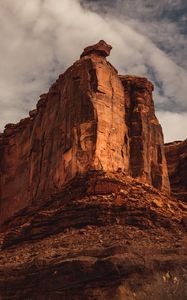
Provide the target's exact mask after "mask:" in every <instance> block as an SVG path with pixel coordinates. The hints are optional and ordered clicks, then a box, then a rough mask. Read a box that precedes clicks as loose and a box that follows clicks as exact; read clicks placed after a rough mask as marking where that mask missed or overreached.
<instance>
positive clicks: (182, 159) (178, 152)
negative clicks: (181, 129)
mask: <svg viewBox="0 0 187 300" xmlns="http://www.w3.org/2000/svg"><path fill="white" fill-rule="evenodd" d="M165 153H166V159H167V165H168V172H169V178H170V184H171V191H172V193H173V194H174V196H175V197H177V198H179V199H181V200H185V201H187V140H185V141H183V142H173V143H168V144H166V145H165Z"/></svg>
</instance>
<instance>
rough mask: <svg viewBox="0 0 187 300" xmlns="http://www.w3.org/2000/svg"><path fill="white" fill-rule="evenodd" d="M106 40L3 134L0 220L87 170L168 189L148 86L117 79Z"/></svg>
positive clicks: (39, 201)
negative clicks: (27, 116)
mask: <svg viewBox="0 0 187 300" xmlns="http://www.w3.org/2000/svg"><path fill="white" fill-rule="evenodd" d="M110 50H111V46H109V45H107V44H106V43H105V42H104V41H100V42H99V43H98V44H96V45H93V46H89V47H87V48H85V49H84V52H83V54H82V55H81V58H80V60H78V61H76V62H75V63H74V64H73V65H72V66H71V67H70V68H69V69H68V70H67V71H66V72H65V73H64V74H62V75H60V76H59V78H58V79H57V81H56V82H55V83H54V84H53V85H52V86H51V88H50V89H49V92H48V93H47V94H43V95H41V96H40V100H39V101H38V103H37V107H36V109H35V110H33V111H31V112H30V117H29V118H26V119H24V120H21V121H20V122H19V123H18V124H8V125H7V126H6V128H5V131H4V133H3V134H2V135H1V136H0V222H1V223H3V222H4V221H5V220H7V218H9V217H10V216H12V215H14V214H15V213H16V212H18V211H20V210H21V209H23V208H26V207H29V206H32V205H35V206H36V207H37V206H40V205H41V204H43V203H46V202H47V201H48V200H49V199H50V198H51V196H52V195H53V194H54V193H57V192H59V191H60V190H61V189H63V187H64V186H65V185H66V184H67V183H68V182H70V181H71V180H72V179H74V178H75V177H76V178H77V177H78V176H81V175H82V174H86V173H87V172H93V171H98V172H101V171H102V172H114V173H115V172H124V173H125V174H128V175H130V176H132V177H135V178H140V179H142V180H143V181H144V182H146V183H148V184H151V185H153V186H154V187H156V188H158V189H159V190H165V191H169V181H168V175H167V167H166V161H165V155H164V151H163V136H162V129H161V127H160V125H159V123H158V120H157V119H156V117H155V113H154V104H153V100H152V90H153V85H152V84H151V83H150V82H149V81H148V80H147V79H145V78H139V77H134V76H119V75H118V73H117V71H116V69H115V68H114V67H113V66H112V65H111V64H110V63H109V62H108V61H107V60H106V57H107V56H108V55H109V54H110Z"/></svg>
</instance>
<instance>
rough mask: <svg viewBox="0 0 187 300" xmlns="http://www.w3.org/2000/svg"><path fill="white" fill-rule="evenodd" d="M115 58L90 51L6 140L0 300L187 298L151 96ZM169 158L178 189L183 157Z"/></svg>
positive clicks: (175, 205) (182, 226) (177, 224)
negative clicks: (121, 71)
mask: <svg viewBox="0 0 187 300" xmlns="http://www.w3.org/2000/svg"><path fill="white" fill-rule="evenodd" d="M110 50H111V46H109V45H107V44H106V43H105V42H104V41H100V42H99V43H98V44H96V45H93V46H89V47H87V48H85V50H84V52H83V54H82V55H81V58H80V60H78V61H76V62H75V63H74V64H73V66H71V67H70V68H69V69H68V70H67V71H66V72H65V73H64V74H62V75H60V76H59V78H58V79H57V81H56V82H55V83H54V84H53V85H52V87H51V88H50V89H49V92H48V93H47V94H43V95H42V96H40V100H39V102H38V104H37V108H36V109H35V110H33V111H31V112H30V117H29V118H26V119H24V120H21V121H20V122H19V123H18V124H8V125H7V126H6V128H5V131H4V133H3V134H2V135H1V136H0V218H1V219H0V223H1V229H0V299H2V300H5V299H6V300H7V299H10V300H13V299H14V300H15V299H39V300H40V299H41V300H43V299H55V300H56V299H57V300H58V299H64V300H78V299H84V300H91V299H92V300H93V299H95V300H124V299H128V300H135V299H139V300H145V299H149V300H152V299H154V300H155V299H159V300H160V299H161V298H160V295H162V296H163V295H166V297H165V296H163V297H164V299H180V300H183V299H186V297H187V294H186V291H187V289H186V288H185V286H186V285H187V281H186V278H187V270H186V265H187V257H186V245H187V240H186V228H187V213H186V211H187V206H186V204H185V203H182V202H181V201H180V200H176V199H175V198H173V197H171V196H170V194H169V191H170V184H169V179H168V174H167V166H166V159H165V153H164V145H163V135H162V129H161V127H160V125H159V122H158V120H157V118H156V117H155V112H154V103H153V99H152V91H153V85H152V84H151V83H150V82H149V81H148V80H147V79H146V78H140V77H135V76H119V75H118V73H117V71H116V70H115V68H114V67H113V66H112V65H111V64H110V63H109V62H108V61H107V60H106V57H107V56H108V55H109V54H110ZM177 147H178V144H177ZM170 148H171V149H173V148H172V147H171V145H168V146H167V145H166V156H167V160H168V163H169V174H170V178H171V183H172V188H173V187H175V183H177V184H176V186H177V189H178V190H179V189H180V188H181V187H182V188H183V187H184V186H185V181H182V175H183V174H184V172H185V168H184V169H180V170H178V167H176V162H175V160H176V157H178V155H179V153H180V155H179V156H180V157H181V160H182V161H184V160H183V158H184V157H183V154H182V153H183V151H184V150H185V149H186V148H185V146H184V148H183V146H182V148H181V145H180V146H179V148H180V150H177V151H178V152H177V153H178V154H177V155H176V147H175V151H173V152H172V151H171V149H170ZM181 149H182V150H181ZM172 153H173V154H172ZM172 170H173V171H172ZM176 170H178V171H177V180H176V179H175V180H173V181H172V174H174V177H175V174H176ZM182 170H183V171H182ZM172 172H173V173H172ZM180 172H181V173H180ZM178 178H180V180H179V179H178ZM179 183H180V184H179ZM165 292H166V294H165ZM168 297H170V298H168ZM171 297H172V298H171ZM183 297H184V298H183Z"/></svg>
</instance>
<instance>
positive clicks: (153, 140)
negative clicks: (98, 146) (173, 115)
mask: <svg viewBox="0 0 187 300" xmlns="http://www.w3.org/2000/svg"><path fill="white" fill-rule="evenodd" d="M120 78H121V80H122V82H123V85H124V92H125V110H126V119H125V121H126V124H127V126H128V136H129V143H130V144H129V146H130V157H129V161H130V162H129V174H130V175H131V176H132V177H134V178H140V179H141V180H143V181H144V182H147V183H149V184H151V185H153V186H154V187H156V188H157V189H159V190H163V191H169V189H170V184H169V179H168V172H167V165H166V159H165V153H164V141H163V134H162V128H161V126H160V124H159V122H158V120H157V118H156V116H155V110H154V103H153V98H152V91H153V85H152V83H151V82H149V81H148V80H147V79H146V78H142V77H136V76H120Z"/></svg>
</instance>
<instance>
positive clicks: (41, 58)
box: [0, 0, 187, 142]
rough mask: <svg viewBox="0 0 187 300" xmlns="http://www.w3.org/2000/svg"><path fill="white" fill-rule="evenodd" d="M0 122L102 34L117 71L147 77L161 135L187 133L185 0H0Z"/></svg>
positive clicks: (16, 115) (15, 115)
mask: <svg viewBox="0 0 187 300" xmlns="http://www.w3.org/2000/svg"><path fill="white" fill-rule="evenodd" d="M0 28H1V34H0V39H1V40H0V53H1V59H0V91H1V95H0V105H1V109H0V129H1V130H3V127H4V125H5V124H6V123H12V122H17V121H19V119H20V118H23V117H25V116H27V115H28V111H29V110H30V109H33V108H34V107H35V104H36V101H37V100H38V96H39V95H40V94H42V93H44V92H46V91H47V90H48V88H49V86H50V84H51V83H52V82H53V81H54V80H55V79H56V78H57V77H58V75H59V74H60V73H63V72H64V71H65V69H66V68H67V67H68V66H69V65H71V64H72V63H73V62H74V61H75V60H76V59H78V58H79V55H80V53H81V52H82V49H83V48H84V47H85V46H88V45H91V44H93V43H96V42H98V41H99V40H100V39H104V40H105V41H106V42H107V43H110V44H111V45H112V46H113V50H112V53H111V56H110V58H109V60H110V62H111V63H112V64H113V65H114V66H115V67H116V68H117V69H118V70H119V72H120V73H121V74H134V75H139V76H146V77H148V78H149V79H150V80H151V81H152V82H153V83H154V84H155V91H154V101H155V106H156V111H157V116H158V118H159V120H160V123H161V124H162V126H163V130H164V135H165V141H166V142H167V141H172V140H181V139H185V138H187V51H186V49H187V38H186V37H187V2H186V1H185V0H157V1H154V0H116V1H113V0H95V1H94V0H16V1H12V0H0Z"/></svg>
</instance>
